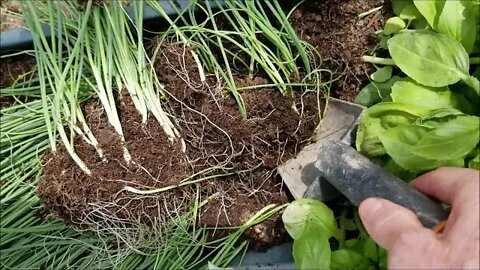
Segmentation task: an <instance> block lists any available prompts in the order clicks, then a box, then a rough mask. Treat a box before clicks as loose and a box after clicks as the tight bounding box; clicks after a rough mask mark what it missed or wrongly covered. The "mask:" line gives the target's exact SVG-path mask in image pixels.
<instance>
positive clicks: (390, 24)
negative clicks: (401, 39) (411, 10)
mask: <svg viewBox="0 0 480 270" xmlns="http://www.w3.org/2000/svg"><path fill="white" fill-rule="evenodd" d="M406 26H407V25H406V24H405V22H404V21H403V20H402V19H401V18H400V17H391V18H389V19H388V20H387V21H386V22H385V27H384V28H383V34H384V35H391V34H396V33H398V31H400V30H402V29H404V28H405V27H406Z"/></svg>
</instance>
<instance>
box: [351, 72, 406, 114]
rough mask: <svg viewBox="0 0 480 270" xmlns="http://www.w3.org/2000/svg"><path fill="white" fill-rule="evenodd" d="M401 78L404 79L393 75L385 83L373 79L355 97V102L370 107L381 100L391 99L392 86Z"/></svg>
mask: <svg viewBox="0 0 480 270" xmlns="http://www.w3.org/2000/svg"><path fill="white" fill-rule="evenodd" d="M400 80H404V79H403V78H400V77H398V76H393V77H392V78H390V79H389V80H387V81H386V82H383V83H379V82H375V81H373V82H371V83H369V84H367V85H366V86H365V87H364V88H363V89H362V91H360V93H358V95H357V96H356V97H355V103H358V104H361V105H363V106H367V107H370V106H372V105H375V104H377V103H379V102H380V101H391V97H390V92H391V91H392V86H393V85H394V84H395V83H396V82H397V81H400Z"/></svg>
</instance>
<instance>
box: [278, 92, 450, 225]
mask: <svg viewBox="0 0 480 270" xmlns="http://www.w3.org/2000/svg"><path fill="white" fill-rule="evenodd" d="M364 111H365V107H363V106H361V105H357V104H354V103H350V102H346V101H342V100H338V99H334V98H330V99H329V101H328V106H327V111H326V113H325V115H324V117H323V119H322V121H321V122H320V125H319V126H318V127H317V129H316V130H315V134H314V136H313V138H312V142H313V143H311V144H309V145H307V146H305V147H304V148H303V149H302V151H300V153H299V154H298V155H297V157H295V158H293V159H290V160H288V161H287V162H286V163H285V164H283V165H282V166H280V167H278V172H279V173H280V175H281V176H282V178H283V181H285V183H286V185H287V187H288V188H289V190H290V192H291V193H292V195H293V197H294V198H296V199H297V198H313V199H318V200H321V201H327V200H330V199H333V198H334V197H336V196H337V195H338V194H339V193H338V192H340V193H342V194H343V195H345V197H347V198H348V199H349V200H350V201H351V202H352V203H353V204H355V205H357V206H358V205H359V204H360V202H362V201H363V200H364V199H366V198H368V197H380V198H384V199H387V200H390V201H392V202H394V203H397V204H399V205H402V206H404V207H406V208H408V209H410V210H412V211H413V212H414V213H415V214H416V215H417V217H418V218H419V220H420V221H421V222H422V224H423V225H424V226H426V227H429V228H435V230H437V231H438V230H440V229H441V228H443V226H442V225H444V222H443V221H445V220H446V219H447V217H448V211H446V210H445V209H444V208H443V207H442V206H441V205H440V204H439V203H437V202H435V201H433V200H431V199H430V198H428V197H427V196H425V195H424V194H422V193H420V192H419V191H417V190H416V189H414V188H413V187H411V186H410V185H409V184H407V183H405V182H404V181H403V180H401V179H399V178H397V177H395V176H393V175H391V174H389V173H387V172H386V171H384V170H383V168H381V167H380V166H378V165H377V164H375V163H373V162H372V161H370V160H369V159H368V158H366V157H364V156H362V155H361V154H360V153H358V152H357V151H356V150H355V149H354V148H353V147H351V145H352V143H353V142H354V140H355V139H354V138H355V133H356V128H357V127H358V123H359V121H360V119H361V117H362V115H363V113H364ZM436 226H437V227H436Z"/></svg>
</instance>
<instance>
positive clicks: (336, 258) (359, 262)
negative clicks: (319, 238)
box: [330, 249, 370, 269]
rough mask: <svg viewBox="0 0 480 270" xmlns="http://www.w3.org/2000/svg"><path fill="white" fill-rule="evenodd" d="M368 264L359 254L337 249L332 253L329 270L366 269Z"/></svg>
mask: <svg viewBox="0 0 480 270" xmlns="http://www.w3.org/2000/svg"><path fill="white" fill-rule="evenodd" d="M369 267H370V262H369V261H368V260H367V259H366V258H365V257H363V256H362V255H361V254H359V253H357V252H356V251H353V250H350V249H339V250H335V251H333V252H332V262H331V264H330V268H331V269H368V268H369Z"/></svg>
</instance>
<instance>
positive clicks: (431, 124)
mask: <svg viewBox="0 0 480 270" xmlns="http://www.w3.org/2000/svg"><path fill="white" fill-rule="evenodd" d="M459 115H464V114H463V113H462V112H461V111H459V110H457V109H453V108H442V109H438V110H433V111H432V112H431V113H430V114H429V115H426V116H423V117H420V118H419V119H417V121H415V123H414V124H415V125H418V126H423V127H428V128H430V129H434V128H437V127H439V126H440V125H443V124H444V123H446V122H448V121H450V120H453V119H455V118H457V116H459Z"/></svg>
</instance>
